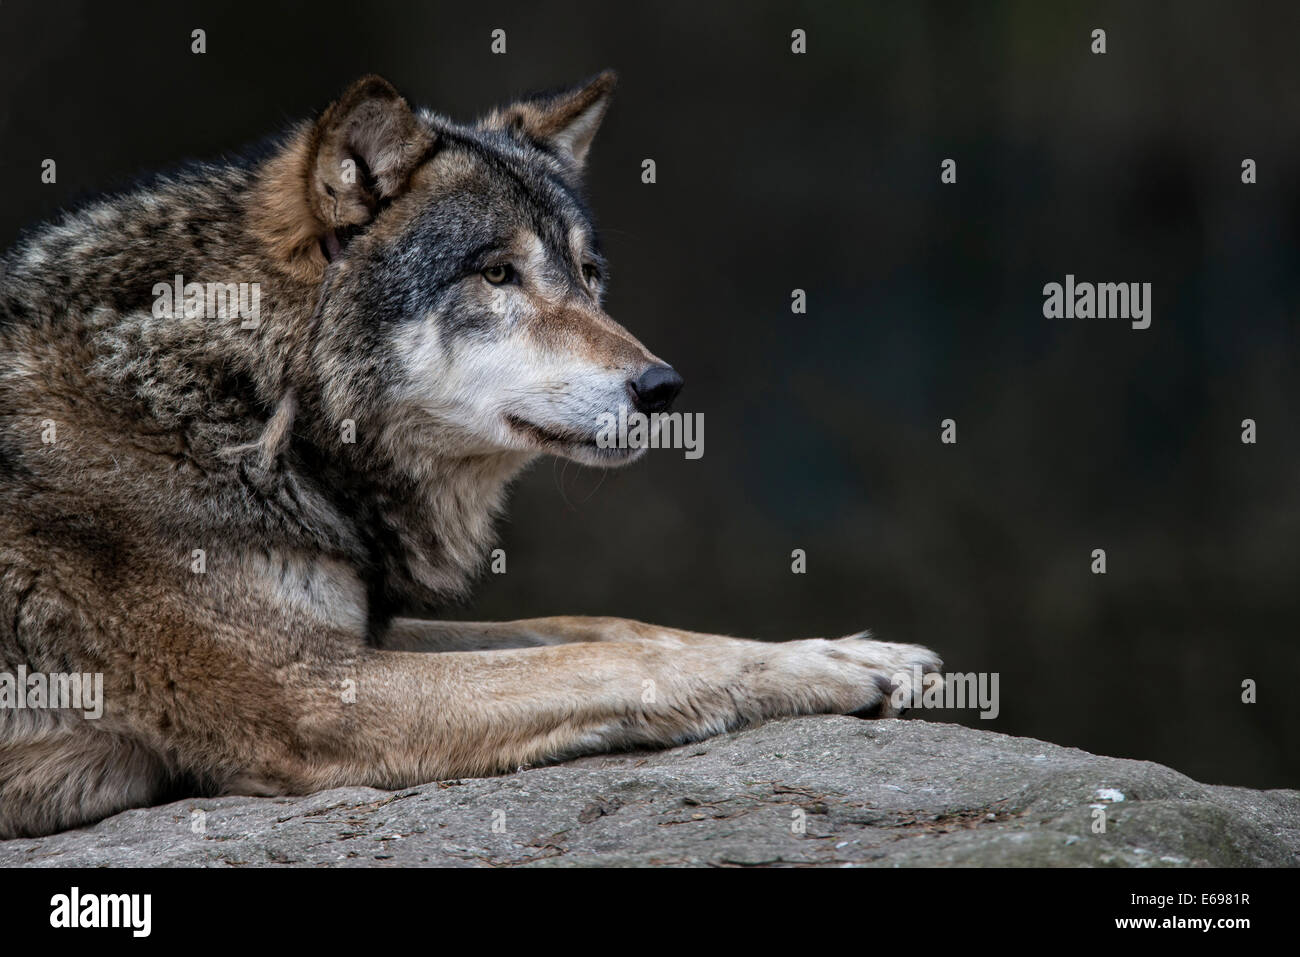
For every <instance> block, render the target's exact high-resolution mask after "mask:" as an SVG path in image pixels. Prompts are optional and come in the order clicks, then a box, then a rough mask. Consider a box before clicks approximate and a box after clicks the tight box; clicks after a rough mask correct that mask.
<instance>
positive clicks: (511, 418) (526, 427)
mask: <svg viewBox="0 0 1300 957" xmlns="http://www.w3.org/2000/svg"><path fill="white" fill-rule="evenodd" d="M505 419H506V424H507V425H509V426H510V428H512V429H514V430H515V431H516V432H518V433H520V434H521V435H526V436H528V437H529V438H530V439H532V440H533V441H534V442H536V443H538V444H539V445H543V446H548V445H549V446H557V445H558V446H561V447H563V448H566V449H581V450H582V451H583V452H584V453H585V454H586V455H588V456H589V455H591V454H592V453H594V454H595V455H596V457H597V458H598V459H600V460H604V461H610V462H615V461H621V460H626V459H630V458H632V457H633V456H634V455H635V453H636V451H637V450H636V449H625V448H618V447H614V448H602V447H601V446H600V445H598V444H597V442H596V436H595V435H592V434H585V435H584V434H583V433H581V432H573V431H570V430H568V429H557V428H548V427H546V426H542V425H537V424H536V423H535V422H529V421H528V420H527V419H521V418H520V417H519V416H517V415H507V416H506V417H505Z"/></svg>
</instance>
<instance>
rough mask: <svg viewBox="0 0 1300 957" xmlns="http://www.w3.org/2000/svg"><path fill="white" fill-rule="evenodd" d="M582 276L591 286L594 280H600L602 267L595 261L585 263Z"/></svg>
mask: <svg viewBox="0 0 1300 957" xmlns="http://www.w3.org/2000/svg"><path fill="white" fill-rule="evenodd" d="M582 278H583V279H584V280H586V282H587V285H588V286H590V285H591V284H592V283H593V282H599V281H600V269H599V268H598V267H597V266H596V264H595V263H583V264H582Z"/></svg>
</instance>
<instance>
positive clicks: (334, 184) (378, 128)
mask: <svg viewBox="0 0 1300 957" xmlns="http://www.w3.org/2000/svg"><path fill="white" fill-rule="evenodd" d="M313 139H314V141H315V142H314V147H315V156H314V159H313V162H312V164H311V172H310V174H309V183H308V191H309V197H308V201H309V203H310V204H311V208H312V211H313V212H314V213H315V214H316V218H317V219H318V220H319V222H320V224H321V227H322V238H323V239H324V241H325V242H326V243H327V245H328V244H329V243H330V241H331V234H333V236H334V237H335V238H337V236H338V235H339V234H344V235H346V233H347V232H348V231H349V230H351V229H353V228H355V227H358V226H364V225H366V224H367V223H369V222H370V220H372V219H374V217H375V214H376V213H377V212H378V210H379V207H380V205H381V204H382V203H384V202H387V201H389V200H392V199H394V198H395V197H396V196H398V195H399V194H400V193H401V192H402V191H403V190H405V189H406V184H407V180H409V179H410V176H411V173H412V172H413V171H414V170H415V167H416V166H418V165H419V163H420V161H421V160H422V159H423V158H424V157H425V155H426V154H427V153H428V151H429V148H430V147H431V146H432V145H433V134H432V133H431V132H429V131H428V130H427V129H426V128H425V127H423V126H422V125H421V124H420V122H419V121H418V120H417V119H416V118H415V114H414V113H412V112H411V108H410V107H409V106H407V104H406V100H404V99H402V97H401V95H400V94H399V93H398V92H397V90H395V89H394V88H393V85H392V84H391V83H389V82H388V81H387V80H385V79H384V78H382V77H378V76H366V77H362V78H361V79H360V80H358V81H357V82H355V83H353V84H352V86H350V87H348V89H347V92H345V93H344V94H343V96H342V97H340V98H339V100H338V101H337V102H335V103H333V104H331V105H330V107H329V109H327V110H326V111H325V113H324V115H322V116H321V118H320V120H319V121H318V122H317V124H316V128H315V131H314V136H313Z"/></svg>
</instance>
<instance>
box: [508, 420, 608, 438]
mask: <svg viewBox="0 0 1300 957" xmlns="http://www.w3.org/2000/svg"><path fill="white" fill-rule="evenodd" d="M506 423H507V424H508V425H509V426H510V427H511V428H512V429H514V430H515V431H516V432H522V433H523V434H524V435H526V436H528V437H529V438H531V439H533V440H535V441H537V442H541V443H543V444H546V445H593V444H595V439H594V438H593V437H592V436H590V435H583V434H582V433H580V432H570V431H567V430H563V429H551V428H546V427H545V426H541V425H537V424H535V423H533V422H529V421H528V420H527V419H521V418H519V416H517V415H507V416H506Z"/></svg>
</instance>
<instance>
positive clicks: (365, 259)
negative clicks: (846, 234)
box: [267, 73, 682, 465]
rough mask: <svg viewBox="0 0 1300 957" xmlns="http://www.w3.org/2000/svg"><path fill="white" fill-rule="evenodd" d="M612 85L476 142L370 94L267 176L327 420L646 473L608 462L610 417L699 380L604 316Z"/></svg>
mask: <svg viewBox="0 0 1300 957" xmlns="http://www.w3.org/2000/svg"><path fill="white" fill-rule="evenodd" d="M614 82H615V78H614V75H613V74H612V73H603V74H601V75H600V76H598V77H596V78H595V79H594V80H592V81H591V82H589V83H587V84H584V85H581V86H579V87H576V88H573V89H570V90H566V91H563V92H559V93H554V94H547V95H542V96H538V97H535V98H531V99H527V100H524V101H521V102H517V103H514V104H512V105H510V106H508V107H506V108H503V109H498V110H496V111H494V112H493V113H491V114H490V115H489V116H488V117H486V118H485V119H484V120H482V121H480V122H479V123H477V124H475V125H472V126H463V125H458V124H455V123H452V122H450V121H449V120H446V119H445V118H443V117H441V116H438V115H436V114H434V113H431V112H427V111H420V112H415V111H412V110H411V109H410V108H409V107H408V106H407V103H406V101H405V100H404V99H403V98H402V97H401V96H400V95H399V94H398V93H397V91H396V90H394V88H393V87H392V86H391V85H390V84H389V83H388V82H387V81H385V80H383V79H381V78H379V77H374V76H371V77H366V78H364V79H362V80H360V81H358V82H357V83H355V84H354V85H353V86H352V87H351V88H350V89H349V90H348V91H347V92H346V93H345V94H344V95H343V97H342V98H341V99H340V100H338V101H337V102H336V103H334V104H333V105H332V106H330V107H329V109H327V110H326V111H325V113H324V114H323V115H322V116H321V117H320V119H319V120H318V121H317V122H316V123H315V124H314V125H313V126H311V127H310V128H307V129H304V130H303V132H302V133H301V134H300V136H299V137H298V140H297V141H296V142H295V144H294V146H293V147H292V148H291V150H290V151H289V152H288V153H286V154H285V157H286V158H285V159H284V160H282V161H281V162H280V163H279V164H278V165H277V164H274V163H273V164H272V165H271V166H270V167H269V168H268V170H269V171H268V174H267V180H268V186H269V189H270V195H272V196H274V197H276V198H275V199H274V200H273V201H272V203H271V206H272V207H273V208H272V210H271V211H272V212H274V213H275V226H274V229H275V233H276V235H275V236H274V237H273V238H274V241H275V242H276V243H278V247H277V248H278V249H279V252H280V254H281V256H282V258H283V261H284V262H285V264H286V265H287V266H288V267H289V268H290V269H292V270H294V271H295V272H296V274H297V275H298V276H299V277H301V278H309V279H312V280H313V281H316V279H317V277H318V280H319V282H320V284H321V285H320V297H321V298H320V306H319V308H318V310H317V314H316V317H315V319H314V325H313V329H312V333H311V341H310V344H309V347H308V353H307V354H308V356H309V358H308V360H307V361H308V363H309V365H310V372H309V376H308V377H309V378H310V380H311V381H312V382H313V383H315V385H314V389H315V390H317V391H318V399H319V402H320V406H321V410H322V412H323V413H324V414H325V417H326V418H327V419H328V420H331V421H333V422H338V421H342V420H345V419H352V420H354V421H355V422H356V423H357V428H358V429H366V428H367V427H368V425H373V426H374V427H375V431H376V432H378V433H382V434H383V435H384V436H385V438H383V439H381V441H386V442H390V443H391V442H400V443H401V444H402V445H403V446H405V447H407V448H414V447H424V448H429V449H430V450H432V451H437V452H439V453H442V454H447V455H464V456H471V455H479V454H487V453H492V452H498V451H501V452H518V453H524V454H528V453H536V452H548V453H552V454H555V455H561V456H565V457H567V458H570V459H574V460H576V461H579V462H582V463H586V464H593V465H612V464H618V463H621V462H627V461H630V460H631V459H633V458H635V457H636V456H637V455H638V454H639V452H640V450H638V449H620V448H601V447H600V446H599V445H598V443H597V433H598V431H599V430H600V426H601V421H602V416H608V415H610V414H613V415H615V416H617V415H618V414H619V411H620V407H622V408H624V409H626V410H627V411H640V412H643V413H649V412H655V411H661V410H663V409H666V408H667V407H668V405H669V404H670V403H671V402H672V400H673V398H674V397H675V396H676V394H677V392H678V390H679V389H680V388H681V384H682V380H681V378H680V377H679V376H678V375H677V373H676V372H674V371H673V369H672V368H671V367H669V366H668V365H666V364H665V363H664V362H663V361H661V360H660V359H658V358H656V357H655V356H654V355H653V354H652V353H651V352H650V351H649V350H647V349H646V348H645V346H643V345H642V344H641V343H640V342H639V341H637V339H636V337H634V336H633V335H632V334H631V333H629V332H628V331H627V330H626V329H624V328H623V327H622V326H620V325H619V324H618V323H617V322H615V321H614V320H613V319H612V318H610V316H609V315H608V314H607V313H606V312H605V310H604V309H603V308H602V305H601V304H602V300H603V297H604V292H605V275H606V269H605V263H604V260H603V259H602V257H601V253H600V247H599V243H598V240H597V236H596V231H595V229H594V228H593V226H592V221H591V218H590V216H589V214H588V212H587V209H586V207H585V205H584V203H583V200H582V198H581V195H580V177H581V173H582V168H583V164H584V161H585V160H586V157H587V153H588V150H589V148H590V146H591V142H592V138H593V136H594V135H595V133H596V129H597V127H598V126H599V124H600V121H601V119H602V117H603V116H604V113H605V109H606V107H607V106H608V103H609V98H610V93H611V91H612V90H613V87H614ZM274 207H279V208H274ZM606 421H608V420H606Z"/></svg>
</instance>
